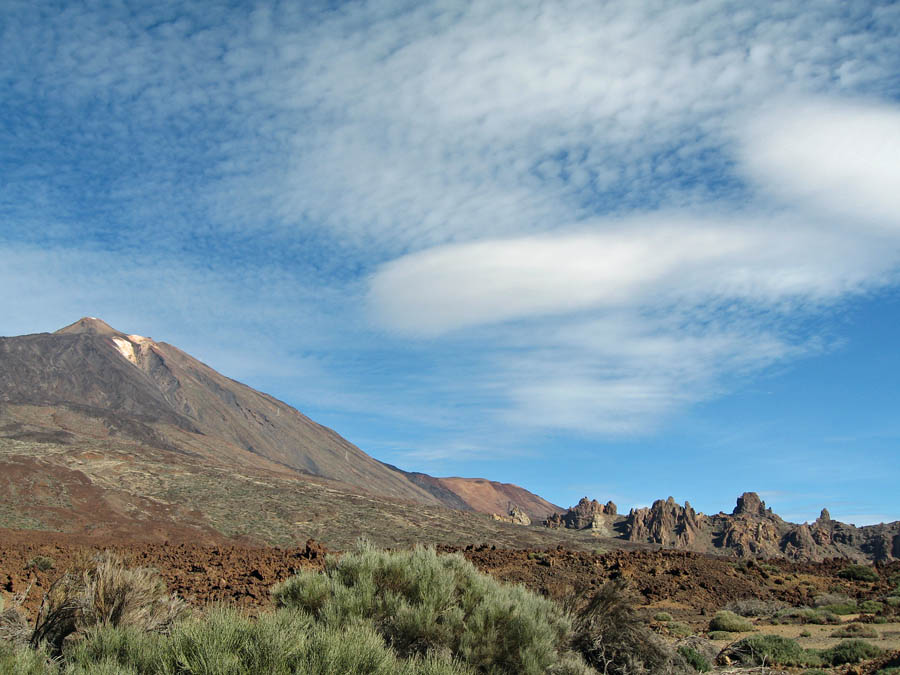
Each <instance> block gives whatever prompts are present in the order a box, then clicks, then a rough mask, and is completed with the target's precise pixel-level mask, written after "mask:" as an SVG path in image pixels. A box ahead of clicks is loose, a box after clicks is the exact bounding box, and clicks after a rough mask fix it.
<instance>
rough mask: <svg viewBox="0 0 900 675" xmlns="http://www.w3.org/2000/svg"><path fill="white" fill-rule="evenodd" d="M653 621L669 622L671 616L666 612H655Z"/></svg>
mask: <svg viewBox="0 0 900 675" xmlns="http://www.w3.org/2000/svg"><path fill="white" fill-rule="evenodd" d="M653 620H654V621H662V622H665V621H671V620H672V615H671V614H669V613H668V612H657V613H656V614H654V615H653Z"/></svg>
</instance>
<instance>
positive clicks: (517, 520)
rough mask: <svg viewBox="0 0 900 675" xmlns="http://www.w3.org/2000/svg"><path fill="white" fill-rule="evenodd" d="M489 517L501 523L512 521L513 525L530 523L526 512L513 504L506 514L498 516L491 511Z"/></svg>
mask: <svg viewBox="0 0 900 675" xmlns="http://www.w3.org/2000/svg"><path fill="white" fill-rule="evenodd" d="M491 518H493V519H494V520H499V521H500V522H503V523H512V524H513V525H531V518H529V517H528V514H527V513H525V512H524V511H523V510H522V509H520V508H519V507H518V506H516V505H515V504H513V505H512V506H511V507H510V509H509V511H508V513H507V515H505V516H500V515H497V514H496V513H492V514H491Z"/></svg>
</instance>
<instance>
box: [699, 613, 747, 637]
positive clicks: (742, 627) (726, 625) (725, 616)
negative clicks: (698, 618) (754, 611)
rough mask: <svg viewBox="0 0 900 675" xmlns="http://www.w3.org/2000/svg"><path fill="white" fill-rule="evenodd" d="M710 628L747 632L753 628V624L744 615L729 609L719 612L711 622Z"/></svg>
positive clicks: (731, 631) (730, 631)
mask: <svg viewBox="0 0 900 675" xmlns="http://www.w3.org/2000/svg"><path fill="white" fill-rule="evenodd" d="M709 629H710V630H722V631H727V632H729V633H745V632H747V631H751V630H753V624H752V623H750V622H749V621H747V619H745V618H744V617H742V616H738V615H737V614H735V613H734V612H730V611H728V610H727V609H725V610H722V611H721V612H717V613H716V615H715V616H714V617H713V618H712V620H711V621H710V622H709Z"/></svg>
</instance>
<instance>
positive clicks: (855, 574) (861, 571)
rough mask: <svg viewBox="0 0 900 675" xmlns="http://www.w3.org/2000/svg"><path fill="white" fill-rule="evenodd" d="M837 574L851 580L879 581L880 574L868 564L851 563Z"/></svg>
mask: <svg viewBox="0 0 900 675" xmlns="http://www.w3.org/2000/svg"><path fill="white" fill-rule="evenodd" d="M837 575H838V576H839V577H841V578H842V579H850V580H851V581H878V574H877V573H876V572H875V570H873V569H872V568H871V567H869V566H868V565H850V566H849V567H845V568H844V569H842V570H841V571H840V572H838V573H837Z"/></svg>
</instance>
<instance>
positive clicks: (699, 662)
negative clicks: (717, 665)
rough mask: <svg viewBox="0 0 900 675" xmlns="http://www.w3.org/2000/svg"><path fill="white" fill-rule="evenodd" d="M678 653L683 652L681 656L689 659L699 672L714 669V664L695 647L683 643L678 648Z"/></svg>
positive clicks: (691, 665)
mask: <svg viewBox="0 0 900 675" xmlns="http://www.w3.org/2000/svg"><path fill="white" fill-rule="evenodd" d="M678 653H679V654H681V657H682V658H683V659H684V660H685V661H687V663H688V665H690V667H691V668H693V669H694V670H696V671H697V672H698V673H705V672H708V671H710V670H712V666H711V665H710V663H709V661H708V660H707V658H706V657H705V656H703V654H701V653H700V652H698V651H697V650H696V649H694V648H693V647H690V646H688V645H681V646H680V647H679V648H678Z"/></svg>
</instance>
